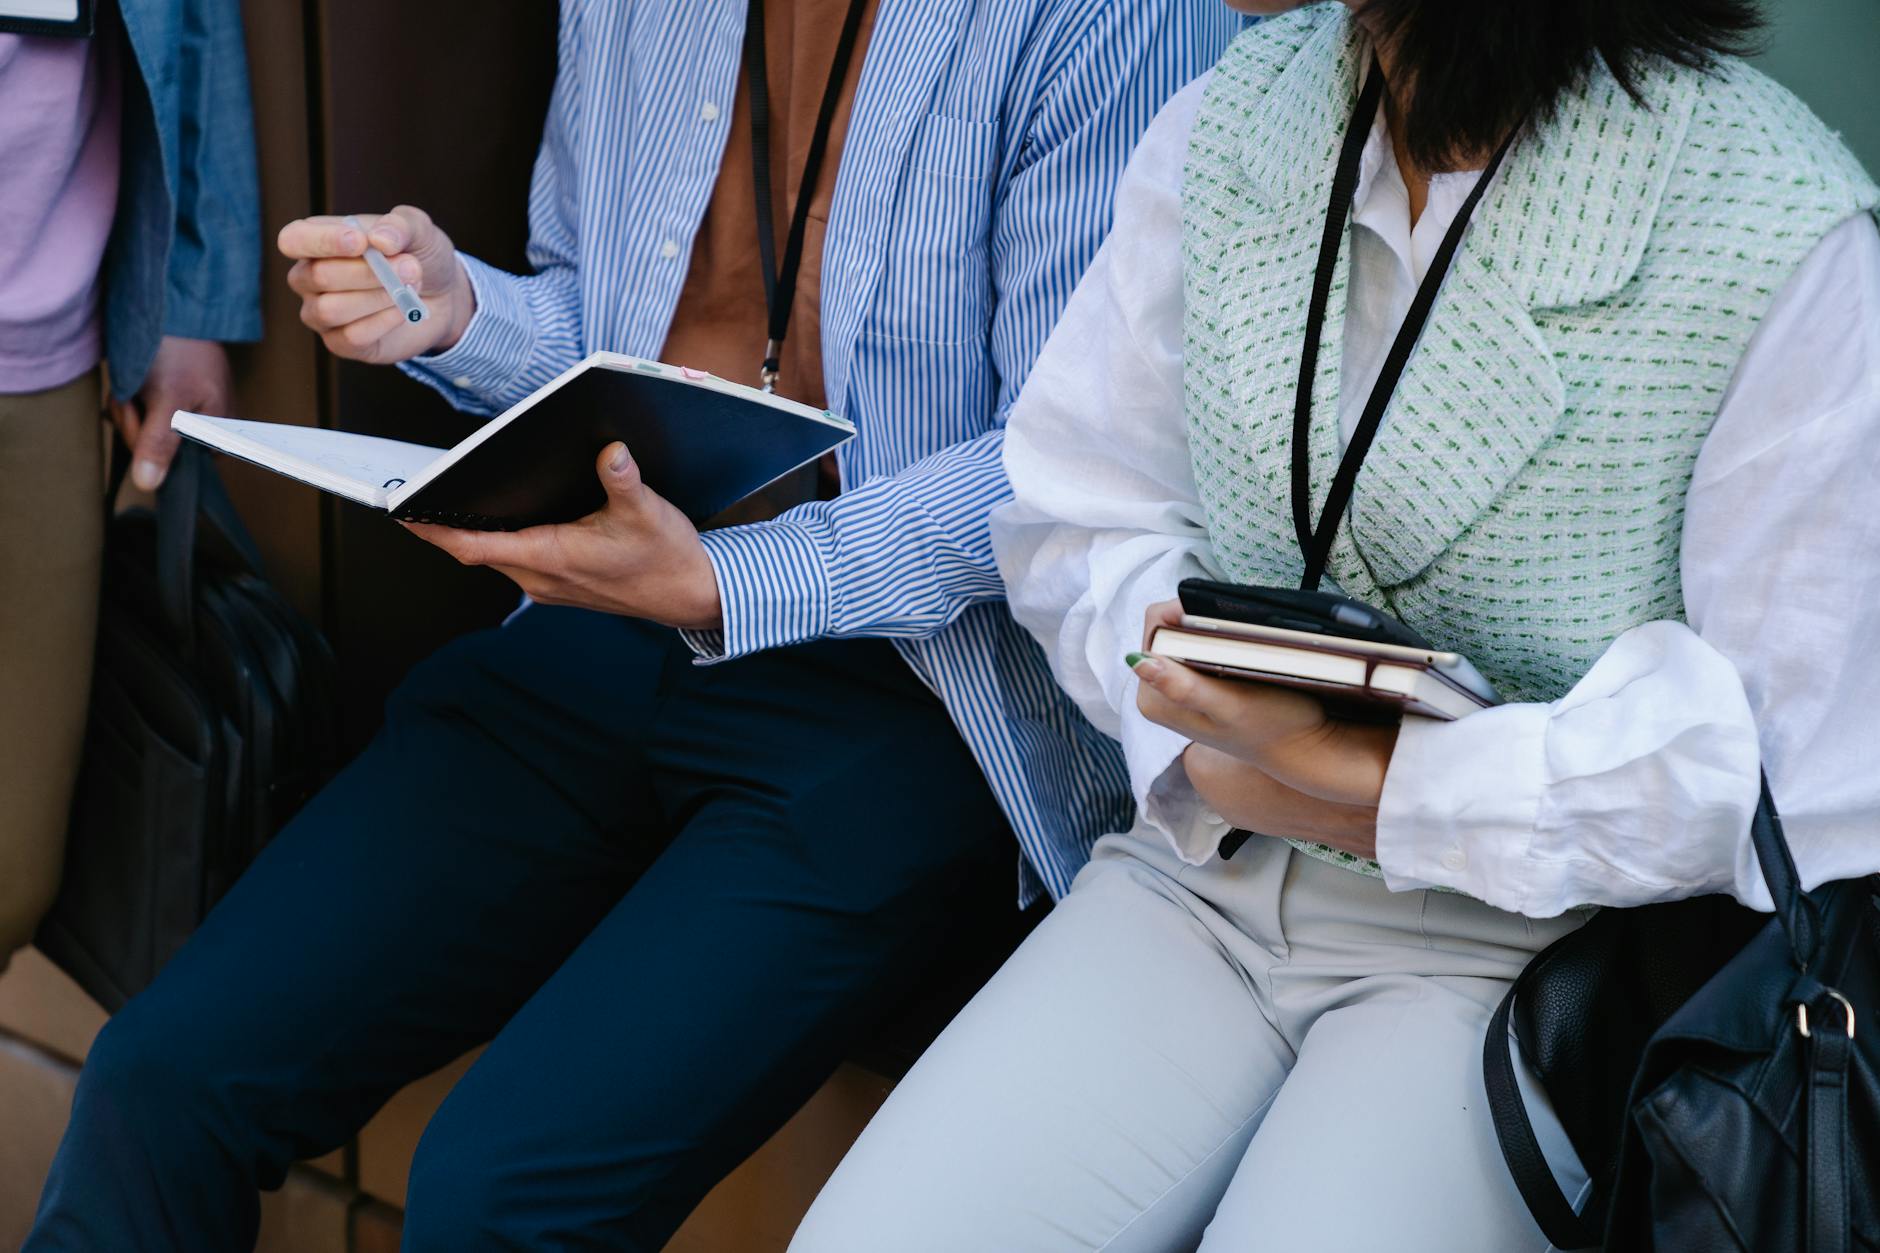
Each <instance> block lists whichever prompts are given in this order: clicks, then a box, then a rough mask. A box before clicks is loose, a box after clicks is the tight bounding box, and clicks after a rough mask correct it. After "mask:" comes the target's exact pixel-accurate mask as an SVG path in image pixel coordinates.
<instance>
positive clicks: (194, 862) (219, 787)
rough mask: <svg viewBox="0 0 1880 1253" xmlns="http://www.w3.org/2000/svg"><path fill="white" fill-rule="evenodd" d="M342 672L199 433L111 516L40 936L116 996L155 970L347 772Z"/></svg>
mask: <svg viewBox="0 0 1880 1253" xmlns="http://www.w3.org/2000/svg"><path fill="white" fill-rule="evenodd" d="M125 460H126V458H124V457H122V456H120V459H119V462H118V466H117V472H116V473H114V475H113V476H112V477H113V480H114V482H115V481H116V480H118V479H120V478H121V474H122V469H123V463H124V461H125ZM113 495H115V492H114V493H113ZM199 523H206V524H207V525H206V526H201V525H199ZM335 680H336V668H335V665H334V661H333V654H332V651H331V650H330V649H329V648H328V647H327V644H326V641H325V640H324V639H323V638H322V637H321V635H320V633H319V632H318V631H317V630H315V629H314V628H313V627H312V626H311V625H310V624H308V623H307V622H306V621H305V620H304V619H303V618H302V617H301V616H300V615H299V614H298V613H296V612H295V611H294V609H293V608H292V607H291V606H290V605H288V604H287V602H286V601H285V600H283V599H282V598H281V596H280V594H279V593H278V592H276V591H275V590H274V588H272V587H271V586H269V584H268V582H267V580H266V579H265V578H264V577H263V576H262V572H261V560H260V556H259V554H258V552H257V550H256V549H255V546H254V541H253V539H252V538H250V536H249V534H248V532H247V529H246V528H245V527H243V525H242V523H241V519H240V517H239V516H238V515H237V514H236V512H235V508H234V505H233V503H232V502H231V501H230V500H229V498H228V494H227V491H226V490H225V489H224V487H223V486H222V481H221V479H220V477H218V476H217V474H216V472H215V469H214V467H213V466H212V465H211V464H210V463H209V459H208V455H207V454H206V453H204V452H203V451H202V450H200V449H197V448H195V447H193V446H191V445H185V446H184V447H183V448H182V449H181V450H179V452H178V454H177V459H176V462H175V464H174V465H173V467H172V469H171V472H170V476H169V478H168V479H167V480H166V481H165V483H164V486H163V488H162V490H161V492H160V493H159V496H158V501H157V508H156V511H155V513H154V515H153V514H152V513H151V512H149V511H146V510H130V511H126V512H125V513H122V514H119V515H118V516H116V517H114V518H112V519H111V521H110V524H109V527H108V530H107V536H106V542H105V562H104V580H103V590H102V600H101V602H100V609H99V622H98V649H97V657H96V663H95V667H94V671H93V678H92V695H91V709H90V715H89V721H88V723H87V726H86V734H85V750H84V759H83V762H82V764H81V767H80V771H79V778H78V785H77V788H76V791H75V794H74V799H73V806H72V819H71V826H70V830H69V834H68V840H67V847H66V855H65V874H64V879H63V882H62V883H61V886H60V890H59V896H58V899H57V901H56V902H55V903H54V905H53V908H52V911H51V913H50V914H49V915H48V917H47V918H46V920H45V922H44V923H43V924H42V925H41V927H40V932H39V935H38V938H37V943H38V945H39V947H40V949H41V950H43V951H44V952H45V953H46V954H47V955H48V956H49V957H50V958H51V959H52V960H53V961H54V962H56V963H58V964H59V965H60V966H62V967H63V968H64V969H65V970H66V971H67V972H68V973H69V974H71V975H72V977H73V978H74V979H76V980H77V981H78V983H79V984H80V985H81V986H82V987H83V988H84V989H85V990H86V991H87V992H88V993H90V994H91V995H92V996H93V997H94V998H96V999H97V1000H98V1001H99V1002H100V1003H101V1004H103V1005H104V1006H105V1008H107V1009H110V1010H116V1009H117V1008H118V1007H120V1006H121V1005H122V1004H123V1003H124V1002H125V1001H126V1000H128V999H129V998H130V997H132V996H134V995H136V994H137V993H138V992H139V991H141V990H142V989H143V988H144V987H145V986H146V985H148V984H149V982H150V981H151V980H152V979H153V978H155V977H156V974H157V972H158V971H159V970H161V969H162V968H163V965H164V963H165V962H167V961H168V960H169V959H170V957H171V956H173V955H174V954H175V953H176V951H177V950H178V949H179V948H181V947H182V945H183V942H184V941H185V940H187V939H188V938H189V936H190V934H191V933H192V932H193V931H194V930H195V929H196V926H197V924H198V923H200V922H201V921H202V919H203V917H204V916H205V915H206V914H207V913H208V911H209V909H210V907H211V906H213V905H214V904H215V902H216V901H217V900H218V899H220V898H221V896H222V894H223V893H224V892H226V891H227V890H228V888H229V885H230V884H232V883H233V882H234V881H235V878H236V876H238V875H239V874H240V873H241V872H242V870H243V869H244V868H245V867H246V866H247V864H248V862H249V861H250V860H251V859H252V858H253V857H254V855H255V853H256V852H257V851H259V849H260V848H261V846H262V845H263V844H264V843H265V842H266V841H267V840H268V839H269V838H270V837H271V836H272V835H273V834H274V832H275V831H277V830H279V829H280V826H281V825H282V824H283V823H284V822H285V821H286V820H287V819H288V818H289V817H290V816H292V814H293V812H294V811H295V810H296V809H297V808H299V806H300V804H301V803H302V802H303V801H304V800H305V799H306V798H307V797H308V796H310V795H311V794H312V792H313V790H314V789H315V788H316V787H318V785H319V784H320V783H321V782H323V781H324V780H325V778H326V777H327V775H328V774H329V773H330V772H331V769H332V767H333V764H334V761H335V758H336V755H337V740H338V710H337V704H336V695H335V693H336V681H335Z"/></svg>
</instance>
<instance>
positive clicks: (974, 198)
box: [869, 113, 999, 344]
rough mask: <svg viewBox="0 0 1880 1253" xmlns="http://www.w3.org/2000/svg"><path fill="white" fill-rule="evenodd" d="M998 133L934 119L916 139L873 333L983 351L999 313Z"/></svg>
mask: <svg viewBox="0 0 1880 1253" xmlns="http://www.w3.org/2000/svg"><path fill="white" fill-rule="evenodd" d="M998 138H999V126H998V123H996V122H973V121H967V120H966V119H964V118H957V117H949V116H947V115H945V114H940V113H930V114H928V115H927V116H926V117H925V118H924V119H922V121H921V123H920V126H919V128H918V129H917V130H916V131H915V134H914V144H913V148H912V150H911V151H910V152H909V154H908V161H907V166H906V170H905V173H904V175H903V177H902V179H901V191H900V196H899V201H900V204H899V209H898V211H897V212H896V213H895V215H894V217H893V219H892V222H891V225H890V227H889V233H888V239H887V246H886V255H885V257H884V264H883V267H882V275H881V286H880V288H879V289H877V291H876V293H875V302H874V309H873V316H872V317H871V318H870V319H869V329H870V330H871V331H873V332H874V333H875V334H878V335H882V336H886V337H888V338H891V339H902V340H914V341H917V342H920V343H928V344H960V343H978V342H980V341H982V340H983V339H984V338H985V336H986V333H987V324H988V322H989V320H990V318H991V312H992V271H991V264H990V260H989V257H990V250H991V239H990V232H991V225H992V198H993V193H994V189H995V187H996V180H995V178H994V164H995V162H996V161H997V160H998V152H999V147H998Z"/></svg>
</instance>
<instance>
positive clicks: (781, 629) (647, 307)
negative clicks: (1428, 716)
mask: <svg viewBox="0 0 1880 1253" xmlns="http://www.w3.org/2000/svg"><path fill="white" fill-rule="evenodd" d="M744 10H745V4H744V0H613V2H608V0H564V3H563V6H562V25H561V35H560V58H561V64H560V77H559V78H558V80H557V82H556V85H555V93H554V98H553V101H552V103H551V105H550V112H549V120H548V127H547V133H546V135H545V137H544V139H543V143H542V150H541V155H540V157H539V158H538V160H537V164H536V169H535V180H534V185H533V187H532V189H531V194H530V203H529V214H530V226H531V240H530V247H529V259H530V261H531V263H532V264H533V265H534V266H535V267H536V272H535V273H534V274H531V275H526V276H517V275H512V274H506V273H503V272H502V271H499V270H495V269H492V268H490V267H488V266H485V265H483V264H481V263H479V262H477V261H475V260H474V259H472V258H468V257H466V258H465V259H464V260H465V264H466V266H467V268H468V270H469V273H470V277H471V281H472V282H473V283H474V285H475V287H476V292H477V306H478V307H477V314H476V316H475V318H474V319H472V321H471V323H470V326H469V329H468V330H467V332H466V333H465V335H464V336H463V338H462V340H460V341H459V342H458V343H457V344H456V345H455V346H454V347H453V348H451V349H450V350H449V351H448V352H445V353H442V354H439V355H438V356H435V357H430V358H426V359H423V360H422V361H418V362H412V363H408V365H407V368H408V369H409V370H410V372H411V373H412V374H414V375H415V376H416V377H418V378H420V379H423V380H424V381H426V382H428V383H430V384H432V385H433V386H435V387H437V388H438V389H439V390H440V391H442V392H443V393H444V394H445V395H446V396H447V397H449V398H450V400H451V402H452V403H453V404H455V405H456V406H457V407H458V408H460V409H463V410H466V411H469V412H472V413H483V414H489V413H496V412H500V411H501V410H503V409H505V408H507V407H508V406H509V405H511V404H513V403H514V402H516V401H517V400H519V399H521V398H522V397H523V396H526V395H527V394H528V393H529V392H530V391H532V390H534V389H535V388H536V387H538V386H540V385H541V384H543V383H545V382H547V381H548V380H549V379H551V378H553V377H554V376H555V375H556V374H559V373H560V372H561V371H562V370H564V369H566V368H567V367H568V366H570V365H572V364H573V363H574V362H576V361H578V360H579V359H580V358H581V357H583V356H585V355H586V354H587V353H589V352H591V351H594V350H598V349H611V350H614V351H619V352H627V353H633V354H636V355H640V356H647V357H656V356H658V355H659V350H660V347H661V345H662V344H663V343H664V341H665V337H666V331H667V327H668V325H669V323H670V322H671V319H672V314H673V311H674V309H675V308H676V307H677V304H678V301H679V293H680V289H681V287H682V285H683V284H684V281H685V276H686V271H687V267H688V263H689V258H690V253H691V246H692V240H693V237H694V235H695V234H696V232H697V230H698V227H699V224H700V222H701V221H702V220H703V218H704V215H705V210H706V207H707V205H708V203H709V202H710V199H711V193H712V189H713V187H714V186H715V184H716V182H717V178H718V163H719V159H720V156H721V155H722V153H723V151H724V147H725V140H726V137H727V128H728V127H729V125H730V119H731V112H732V110H731V108H730V104H731V100H732V96H733V93H734V92H735V90H736V87H737V80H738V74H739V51H740V45H741V40H742V37H743V30H744ZM1243 24H1244V19H1242V18H1240V17H1238V16H1237V15H1235V14H1234V13H1233V12H1232V11H1231V10H1229V9H1228V8H1227V7H1226V6H1225V5H1224V4H1222V3H1221V0H882V3H881V7H880V11H879V13H878V15H877V17H876V19H875V27H874V31H873V33H872V35H871V36H870V39H869V43H868V45H867V50H866V53H865V57H864V63H863V67H862V75H861V81H860V85H859V87H858V88H857V92H856V98H855V103H854V106H853V112H852V114H851V119H850V123H849V131H848V136H847V139H846V141H845V142H844V145H843V149H842V153H841V162H840V169H839V170H838V173H837V178H836V188H835V196H834V200H833V203H832V205H831V207H830V216H829V225H828V231H827V234H826V237H825V243H824V251H823V262H822V280H821V286H822V308H821V311H820V312H821V323H822V352H823V379H824V386H825V389H826V391H827V393H828V399H829V405H830V407H831V408H833V409H836V410H838V411H840V412H842V413H844V414H846V415H847V416H848V417H849V418H850V420H852V421H853V422H854V423H855V427H856V431H857V434H856V438H855V439H854V440H852V441H850V442H849V443H848V444H846V445H844V446H843V448H842V449H841V450H840V451H839V452H838V453H837V461H838V464H839V465H840V468H841V472H842V483H843V486H844V491H843V493H842V495H841V496H840V497H838V498H837V499H835V500H833V501H827V502H819V503H814V504H808V505H804V506H801V507H799V508H797V509H793V510H791V511H789V512H788V513H786V514H784V515H783V516H782V517H780V518H778V519H776V520H774V521H771V522H763V523H757V524H754V525H749V526H740V527H732V528H727V529H724V530H719V531H712V532H708V533H707V534H706V535H705V544H706V548H707V551H708V552H709V553H710V556H711V559H712V562H713V565H714V567H715V568H716V571H717V575H718V582H719V589H720V592H721V594H722V598H723V602H724V626H723V630H722V631H721V632H714V633H710V634H709V635H705V636H693V637H692V638H691V642H692V645H693V647H694V648H695V649H697V650H698V651H699V652H700V653H701V655H702V656H705V657H707V658H708V659H718V658H731V657H739V656H743V655H746V654H749V653H752V652H756V651H758V650H761V649H766V648H775V647H779V646H781V645H787V644H794V643H800V642H803V641H806V640H812V639H818V638H825V637H844V636H875V637H885V638H890V639H893V640H894V641H895V642H896V645H897V647H898V648H899V649H900V651H901V653H902V655H903V656H905V657H906V658H907V661H908V664H909V665H911V666H912V667H913V668H914V670H915V671H916V672H917V673H918V674H919V675H920V676H921V678H922V679H923V680H924V681H925V682H926V683H927V684H928V685H929V686H930V687H931V688H933V690H934V691H935V692H936V693H937V694H938V695H939V697H940V699H941V700H942V701H944V702H945V704H946V707H947V709H948V711H949V712H950V713H951V715H952V717H953V720H954V722H955V724H956V725H957V726H958V727H959V730H960V733H961V735H962V736H963V737H964V738H965V740H966V742H967V744H968V745H969V746H970V747H971V749H972V752H973V754H974V757H975V758H976V760H977V761H978V762H979V765H980V768H981V769H982V770H984V771H985V775H986V778H987V780H988V782H989V783H990V785H991V787H992V790H993V792H994V794H995V795H996V796H997V797H998V799H999V801H1000V803H1001V805H1002V806H1003V808H1004V810H1005V812H1006V814H1007V816H1008V817H1009V818H1010V820H1011V823H1012V827H1013V829H1014V831H1015V832H1016V833H1017V835H1018V839H1019V842H1020V844H1021V846H1022V848H1023V852H1024V855H1025V862H1026V865H1027V866H1028V868H1029V871H1030V872H1033V873H1035V878H1033V877H1031V874H1026V875H1025V881H1024V883H1023V884H1022V885H1021V897H1023V898H1026V899H1029V898H1030V897H1031V896H1033V895H1035V891H1036V889H1037V888H1038V887H1040V886H1042V887H1043V888H1044V889H1045V890H1046V891H1048V892H1050V893H1051V894H1052V895H1053V896H1061V895H1063V893H1064V892H1065V891H1067V890H1068V889H1069V887H1070V881H1071V877H1072V876H1073V875H1074V874H1075V873H1076V872H1077V869H1078V868H1079V867H1080V866H1081V865H1082V864H1083V862H1084V861H1085V859H1086V857H1087V856H1088V853H1089V848H1090V845H1091V844H1092V843H1093V842H1094V841H1095V839H1096V838H1097V836H1099V835H1101V834H1103V833H1104V832H1106V831H1115V830H1123V829H1126V828H1127V827H1128V826H1129V824H1130V820H1131V815H1132V802H1131V801H1130V798H1129V786H1128V780H1127V776H1126V774H1125V772H1124V769H1123V764H1122V760H1121V756H1120V754H1119V752H1118V750H1117V748H1116V745H1115V744H1114V743H1113V742H1112V741H1110V740H1109V739H1108V738H1107V737H1105V736H1104V735H1102V734H1101V733H1099V732H1098V731H1096V730H1095V729H1094V728H1093V727H1091V726H1090V724H1089V723H1087V722H1086V721H1085V720H1084V719H1083V717H1082V715H1081V714H1080V713H1078V712H1077V710H1076V709H1075V707H1074V706H1073V705H1072V704H1071V703H1070V701H1069V700H1068V699H1067V698H1065V696H1064V695H1063V694H1062V693H1061V692H1060V691H1059V689H1058V687H1057V685H1056V683H1055V682H1053V680H1052V678H1051V673H1050V671H1049V669H1047V667H1046V665H1045V662H1044V659H1043V656H1042V654H1041V653H1040V652H1039V650H1038V648H1037V646H1036V645H1035V644H1034V643H1033V642H1032V640H1031V639H1030V637H1029V636H1027V635H1026V634H1025V633H1024V632H1023V631H1022V630H1020V629H1019V628H1018V627H1017V626H1016V625H1014V623H1013V622H1012V620H1011V618H1010V616H1009V615H1008V614H1007V612H1006V610H1005V606H1004V604H1003V603H1002V598H1003V595H1004V589H1003V587H1002V586H1001V584H1000V582H999V575H998V570H997V567H996V566H995V564H994V562H993V556H992V547H991V542H990V539H989V536H988V532H987V525H986V517H987V514H988V513H990V511H991V510H992V508H993V507H994V506H995V505H997V504H999V503H1001V502H1002V501H1004V500H1005V499H1006V498H1007V497H1008V496H1009V495H1010V492H1009V490H1008V489H1007V486H1006V483H1005V476H1004V472H1003V470H1002V468H1001V466H1000V451H1001V443H1002V431H1003V426H1004V423H1005V416H1006V413H1007V412H1008V411H1009V409H1010V408H1011V405H1012V402H1013V401H1014V400H1015V399H1016V398H1017V395H1018V390H1019V387H1020V385H1021V384H1022V383H1023V382H1024V379H1025V374H1026V372H1027V371H1028V370H1029V369H1030V368H1031V364H1032V361H1033V359H1034V358H1035V357H1036V356H1037V354H1038V350H1039V349H1040V348H1041V347H1042V346H1043V344H1044V341H1045V337H1046V335H1047V334H1048V333H1049V332H1050V330H1051V327H1052V324H1053V323H1054V322H1055V321H1056V320H1057V316H1058V313H1059V311H1060V310H1061V309H1062V308H1063V306H1064V302H1065V301H1066V299H1067V298H1068V297H1069V296H1070V293H1071V289H1072V288H1073V287H1074V286H1075V285H1076V283H1077V280H1078V278H1079V277H1080V276H1081V275H1082V274H1083V271H1084V268H1085V266H1086V265H1087V264H1088V263H1089V262H1090V260H1091V258H1092V257H1093V256H1094V255H1095V253H1096V250H1097V247H1098V245H1099V244H1100V243H1101V242H1102V239H1103V236H1104V234H1105V232H1106V231H1107V229H1108V227H1109V222H1110V212H1111V201H1112V197H1113V194H1114V191H1115V187H1116V183H1117V180H1118V178H1119V177H1120V175H1121V173H1122V170H1123V165H1124V162H1125V160H1126V159H1127V157H1128V155H1129V152H1130V149H1131V148H1132V147H1133V146H1134V144H1135V141H1136V139H1137V137H1138V136H1139V135H1140V134H1141V133H1142V131H1143V129H1144V128H1145V127H1146V126H1147V125H1148V123H1149V121H1150V119H1151V118H1152V117H1154V116H1155V113H1156V111H1157V110H1158V109H1159V108H1160V107H1161V105H1162V103H1163V102H1164V101H1165V100H1167V99H1168V98H1169V97H1170V96H1171V95H1173V94H1174V93H1175V92H1176V91H1177V90H1178V89H1179V88H1180V87H1181V86H1182V85H1183V84H1184V83H1186V82H1187V81H1188V80H1189V79H1191V78H1193V77H1194V76H1195V75H1197V74H1198V73H1200V72H1201V71H1202V70H1205V69H1207V68H1208V67H1209V66H1210V65H1212V64H1213V63H1214V60H1215V58H1216V57H1217V56H1219V54H1220V53H1221V52H1222V50H1223V49H1225V48H1226V46H1227V44H1228V43H1229V41H1230V40H1231V39H1232V38H1233V36H1234V35H1235V34H1237V33H1238V32H1239V31H1240V30H1241V28H1242V26H1243ZM1118 664H1121V661H1120V659H1119V661H1118Z"/></svg>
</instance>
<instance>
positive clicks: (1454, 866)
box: [1443, 848, 1469, 870]
mask: <svg viewBox="0 0 1880 1253" xmlns="http://www.w3.org/2000/svg"><path fill="white" fill-rule="evenodd" d="M1468 864H1469V855H1468V854H1467V853H1465V852H1463V851H1462V850H1461V849H1459V848H1452V849H1450V850H1449V851H1448V852H1446V853H1444V854H1443V869H1444V870H1461V869H1462V868H1463V867H1465V866H1467V865H1468Z"/></svg>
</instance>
